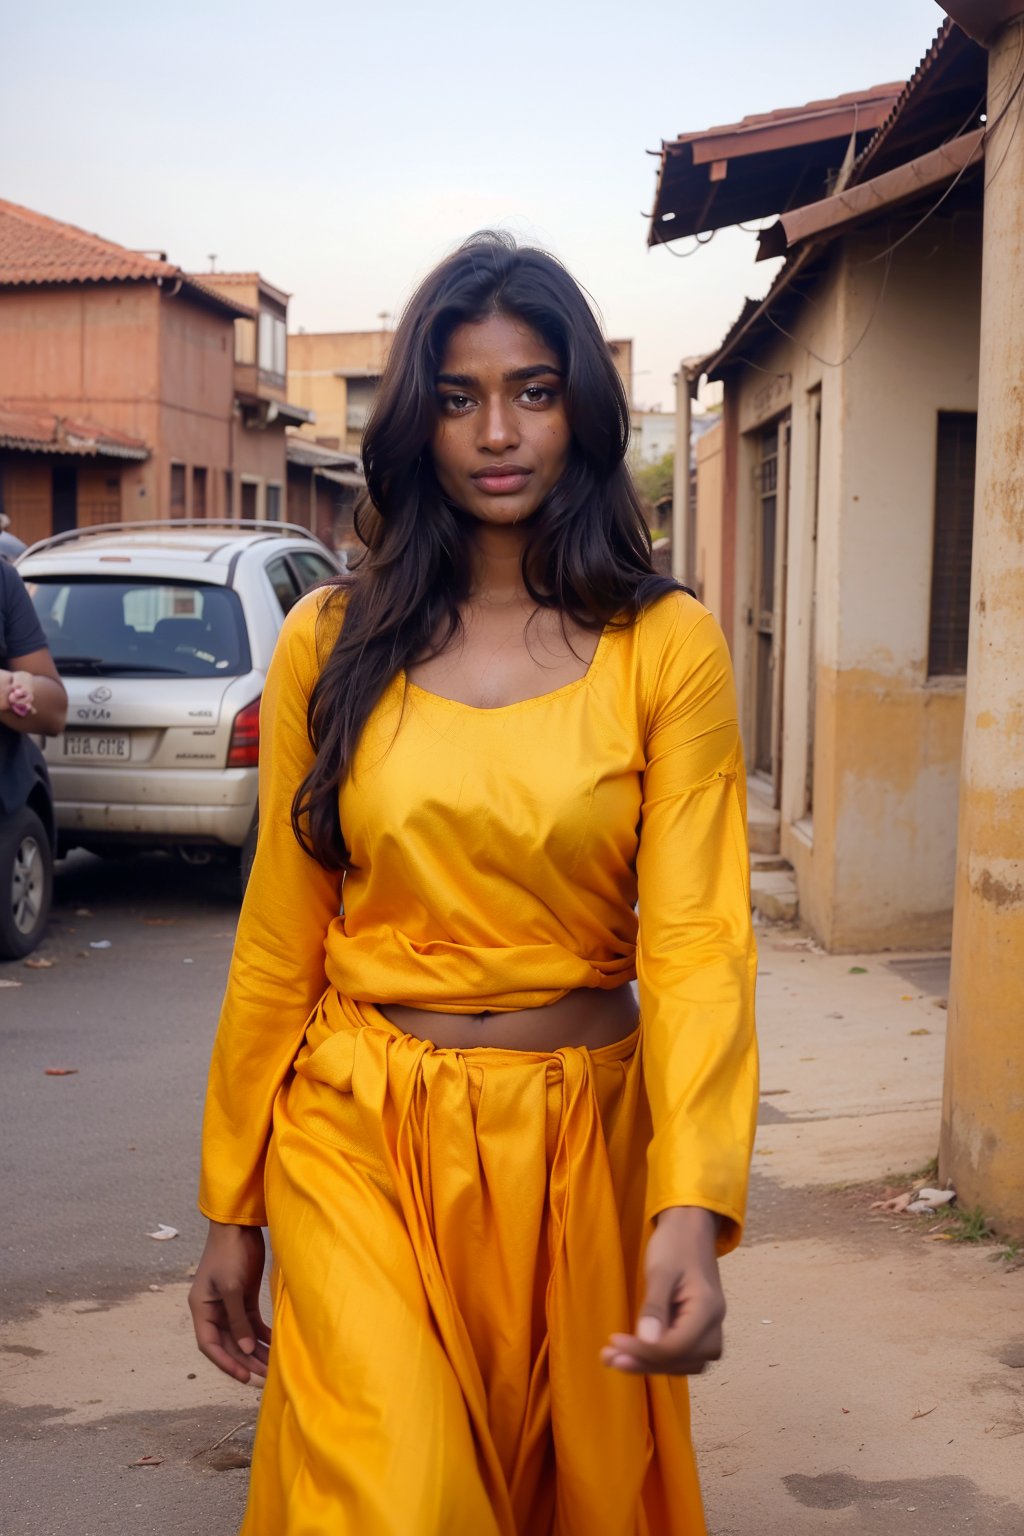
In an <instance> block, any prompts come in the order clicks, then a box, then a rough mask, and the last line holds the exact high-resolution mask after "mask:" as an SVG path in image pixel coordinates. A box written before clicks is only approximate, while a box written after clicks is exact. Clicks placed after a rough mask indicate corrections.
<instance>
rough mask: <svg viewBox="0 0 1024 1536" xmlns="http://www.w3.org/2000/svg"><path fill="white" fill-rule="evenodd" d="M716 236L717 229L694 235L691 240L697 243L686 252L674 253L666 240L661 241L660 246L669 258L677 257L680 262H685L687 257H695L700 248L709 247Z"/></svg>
mask: <svg viewBox="0 0 1024 1536" xmlns="http://www.w3.org/2000/svg"><path fill="white" fill-rule="evenodd" d="M717 234H718V230H717V229H709V230H708V232H707V234H705V235H694V237H693V238H694V240H695V241H696V242H697V243H696V245H692V246H691V247H690V249H689V250H688V251H674V250H673V249H672V247H671V246H670V245H669V244H668V242H667V241H666V240H663V241H662V242H661V244H662V245H663V246H664V247H665V249H666V251H668V253H669V255H670V256H677V257H678V258H679V260H680V261H685V260H686V258H687V256H696V254H697V252H698V251H699V250H700V248H701V246H704V245H710V244H711V242H712V240H713V239H714V238H715V236H716V235H717Z"/></svg>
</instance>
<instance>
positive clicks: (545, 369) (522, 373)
mask: <svg viewBox="0 0 1024 1536" xmlns="http://www.w3.org/2000/svg"><path fill="white" fill-rule="evenodd" d="M545 374H547V375H549V376H550V375H553V376H554V377H555V378H556V379H560V378H561V377H562V370H561V368H556V367H555V365H554V363H531V364H530V366H529V367H528V368H513V369H512V370H511V371H510V372H509V373H503V374H502V376H501V377H502V380H503V382H504V383H506V384H522V383H525V382H526V381H527V380H528V379H539V378H542V377H543V376H544V375H545ZM437 382H438V383H439V384H454V385H456V386H457V387H459V388H462V389H474V388H476V387H477V386H478V385H479V383H480V380H479V379H477V378H474V377H473V375H472V374H471V373H439V374H438V376H437Z"/></svg>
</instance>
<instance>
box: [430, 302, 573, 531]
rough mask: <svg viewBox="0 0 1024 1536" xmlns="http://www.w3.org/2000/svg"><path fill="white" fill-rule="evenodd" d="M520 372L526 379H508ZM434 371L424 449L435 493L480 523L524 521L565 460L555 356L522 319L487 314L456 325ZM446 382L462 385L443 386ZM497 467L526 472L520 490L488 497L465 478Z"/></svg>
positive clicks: (565, 427) (567, 438)
mask: <svg viewBox="0 0 1024 1536" xmlns="http://www.w3.org/2000/svg"><path fill="white" fill-rule="evenodd" d="M523 370H530V372H531V375H532V376H531V377H530V378H528V379H524V378H522V377H520V378H509V377H508V375H509V374H512V373H522V371H523ZM534 370H536V372H534ZM440 374H441V382H440V383H439V384H438V412H439V414H438V422H437V426H436V428H435V430H434V435H433V439H432V442H431V451H432V454H433V459H434V469H435V472H436V474H437V478H438V481H439V483H440V485H441V489H442V490H443V491H444V493H445V495H446V496H447V497H448V498H449V500H451V501H453V502H454V503H455V505H456V506H457V507H460V508H461V509H462V511H464V512H468V513H469V514H470V515H471V516H473V517H475V518H478V519H479V520H480V521H481V522H483V523H489V524H492V525H495V526H498V527H508V526H514V525H515V524H517V523H520V522H522V521H524V520H525V519H526V518H529V517H531V516H532V515H533V513H534V512H536V510H537V508H538V507H539V506H540V505H541V503H542V502H543V501H544V499H545V497H547V496H548V495H549V494H550V492H551V491H552V490H553V489H554V487H555V486H556V485H557V483H558V481H559V480H560V479H561V477H562V475H563V474H564V473H565V469H566V466H567V465H568V462H569V450H570V447H571V443H572V432H571V430H570V427H569V421H568V418H567V416H566V413H565V403H564V399H563V395H562V384H563V380H562V375H561V365H560V363H559V360H558V356H557V354H556V353H555V352H553V351H552V350H551V348H550V347H549V346H547V344H546V343H545V342H544V341H543V340H542V339H541V337H540V336H538V335H537V333H536V331H534V330H532V329H531V328H530V326H528V325H526V324H525V323H524V322H523V321H522V320H517V319H515V318H514V317H512V316H509V315H489V316H488V317H487V319H486V320H480V321H476V322H474V323H472V324H468V325H460V326H457V327H456V329H455V330H454V331H453V332H452V334H451V336H450V337H449V340H448V345H447V347H446V349H445V354H444V357H443V358H442V360H441V369H440ZM450 377H458V378H459V379H461V380H463V381H464V382H460V383H458V384H452V383H448V382H444V380H445V379H446V378H450ZM499 465H513V466H515V467H517V468H519V469H522V470H524V471H526V472H527V474H526V483H525V484H524V485H523V486H522V488H521V489H516V490H513V491H511V492H508V493H503V494H500V495H492V494H488V492H487V491H486V490H484V489H482V488H481V486H480V485H479V483H478V482H477V481H475V480H474V479H473V476H474V475H475V474H477V473H478V472H480V471H486V470H488V469H494V468H495V467H496V466H499Z"/></svg>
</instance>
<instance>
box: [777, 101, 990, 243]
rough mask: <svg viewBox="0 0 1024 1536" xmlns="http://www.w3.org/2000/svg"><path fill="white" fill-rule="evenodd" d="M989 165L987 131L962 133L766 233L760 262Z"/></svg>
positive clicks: (797, 210) (802, 210)
mask: <svg viewBox="0 0 1024 1536" xmlns="http://www.w3.org/2000/svg"><path fill="white" fill-rule="evenodd" d="M984 159H985V130H984V128H975V129H974V130H973V131H972V132H970V133H962V134H960V135H959V137H957V138H955V139H951V140H950V141H949V142H948V143H946V144H940V145H939V146H938V148H937V149H931V150H929V151H928V152H927V153H926V154H923V155H919V156H918V157H917V159H915V160H908V161H905V162H904V164H902V165H896V166H894V167H893V168H892V170H891V171H883V172H882V174H881V175H880V176H873V177H872V178H871V180H870V181H864V182H861V183H860V184H859V185H858V186H850V187H847V188H846V189H845V190H844V191H842V192H838V193H836V194H835V195H834V196H833V197H824V198H822V199H821V201H820V202H817V203H808V204H807V206H806V207H805V208H794V209H793V210H792V211H791V212H790V213H784V214H783V215H782V216H781V218H780V219H779V222H778V223H777V224H773V225H772V226H771V228H770V229H765V230H762V231H761V234H760V236H759V237H758V258H757V259H758V260H759V261H761V260H764V259H765V258H767V257H771V256H783V255H785V253H786V251H787V250H788V249H791V248H792V247H793V246H794V245H799V244H800V243H801V242H802V241H804V240H814V239H816V240H819V241H820V240H823V239H832V238H833V237H834V236H836V235H839V234H842V233H844V231H846V230H848V229H852V228H854V227H855V226H856V225H858V224H863V223H866V222H867V221H869V220H870V219H873V218H876V217H877V216H878V214H880V213H882V212H883V211H885V210H888V209H891V208H896V207H898V206H899V205H900V204H901V203H908V202H911V201H913V200H915V199H916V198H919V197H920V196H921V194H922V193H923V192H928V191H930V190H931V189H933V188H936V187H941V186H944V185H945V184H946V183H947V182H950V181H953V180H954V179H956V180H959V179H960V178H962V177H963V176H964V175H965V174H966V173H967V172H969V171H972V170H980V168H981V166H982V165H983V163H984Z"/></svg>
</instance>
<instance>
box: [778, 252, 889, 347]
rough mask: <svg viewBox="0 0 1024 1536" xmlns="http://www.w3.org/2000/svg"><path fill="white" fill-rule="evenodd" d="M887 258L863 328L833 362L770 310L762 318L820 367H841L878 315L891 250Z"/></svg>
mask: <svg viewBox="0 0 1024 1536" xmlns="http://www.w3.org/2000/svg"><path fill="white" fill-rule="evenodd" d="M894 249H895V247H894ZM889 258H890V259H889V261H888V262H887V264H886V268H885V271H884V272H883V274H882V281H881V283H880V284H879V286H878V292H877V294H876V295H875V302H874V303H873V304H872V306H871V313H870V315H869V316H868V318H867V321H866V323H865V326H864V329H863V330H862V331H861V333H860V335H859V336H858V338H857V340H856V341H855V342H854V344H853V346H852V347H851V348H850V350H849V351H848V352H846V353H845V354H844V355H843V356H842V357H840V358H839V359H838V360H837V361H835V362H833V361H832V359H831V358H828V357H822V355H821V353H820V352H815V350H814V348H813V347H809V346H808V345H807V343H806V341H801V340H800V337H799V336H794V335H793V332H792V331H787V330H786V328H785V326H784V325H780V324H779V322H778V320H775V319H773V317H772V315H771V314H770V312H769V311H768V310H765V315H764V318H765V319H766V320H767V321H768V324H769V325H772V326H774V327H775V329H776V330H777V331H778V332H779V334H780V335H782V336H785V337H786V339H787V340H788V341H792V342H794V343H795V345H796V346H798V347H802V348H803V350H804V351H805V352H806V353H807V354H808V355H809V356H810V357H813V358H814V360H815V361H816V362H818V363H821V365H822V367H824V368H842V366H843V365H844V363H848V362H849V361H850V359H851V357H852V356H853V355H854V353H855V352H857V351H858V350H859V349H860V347H861V346H862V345H863V344H864V342H865V341H866V340H867V335H868V332H869V331H870V329H871V327H872V326H873V325H874V323H875V319H876V317H877V315H878V311H879V309H880V308H881V305H882V300H883V299H884V298H885V290H886V288H887V287H888V284H889V273H890V272H891V271H892V251H890V252H889ZM801 297H802V295H801Z"/></svg>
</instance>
